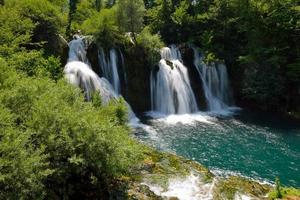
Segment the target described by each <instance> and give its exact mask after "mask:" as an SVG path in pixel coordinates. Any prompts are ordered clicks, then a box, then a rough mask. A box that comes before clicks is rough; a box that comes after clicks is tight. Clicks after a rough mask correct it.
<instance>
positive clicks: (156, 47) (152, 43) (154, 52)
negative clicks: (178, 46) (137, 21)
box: [137, 27, 164, 65]
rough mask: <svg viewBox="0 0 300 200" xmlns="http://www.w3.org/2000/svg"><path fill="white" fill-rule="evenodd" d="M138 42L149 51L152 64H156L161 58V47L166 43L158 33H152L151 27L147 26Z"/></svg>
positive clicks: (148, 57) (139, 36)
mask: <svg viewBox="0 0 300 200" xmlns="http://www.w3.org/2000/svg"><path fill="white" fill-rule="evenodd" d="M137 44H138V45H140V46H142V47H143V48H144V49H145V50H146V51H147V55H148V56H147V59H149V62H150V63H151V65H154V64H156V63H157V62H158V61H159V60H160V54H159V52H160V49H161V48H162V47H164V43H163V42H162V41H161V38H160V36H159V35H157V34H151V32H150V30H149V27H145V28H144V29H143V31H142V32H141V33H140V34H139V35H138V37H137Z"/></svg>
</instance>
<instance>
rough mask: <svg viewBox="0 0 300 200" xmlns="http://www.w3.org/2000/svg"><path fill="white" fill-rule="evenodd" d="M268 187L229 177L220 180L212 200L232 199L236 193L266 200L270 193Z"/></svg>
mask: <svg viewBox="0 0 300 200" xmlns="http://www.w3.org/2000/svg"><path fill="white" fill-rule="evenodd" d="M270 189H271V187H270V186H269V185H263V184H259V183H257V182H254V181H251V180H248V179H245V178H241V177H235V176H231V177H229V178H228V179H226V180H220V181H219V182H218V183H217V185H216V188H215V190H214V199H216V200H219V199H233V198H234V195H235V194H236V192H240V193H242V194H247V195H249V196H254V197H258V198H259V199H266V194H267V193H268V192H269V191H270Z"/></svg>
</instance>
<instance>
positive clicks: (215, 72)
mask: <svg viewBox="0 0 300 200" xmlns="http://www.w3.org/2000/svg"><path fill="white" fill-rule="evenodd" d="M193 51H194V65H195V67H196V68H197V70H198V73H199V75H200V77H201V80H202V86H203V91H204V95H205V98H206V102H207V105H208V110H209V111H212V112H222V111H223V110H227V109H228V108H229V106H230V105H231V104H232V98H231V90H230V87H229V81H228V74H227V68H226V66H225V65H224V64H216V63H211V64H210V65H206V64H205V63H204V62H203V58H202V56H201V54H200V52H199V51H198V49H196V48H193Z"/></svg>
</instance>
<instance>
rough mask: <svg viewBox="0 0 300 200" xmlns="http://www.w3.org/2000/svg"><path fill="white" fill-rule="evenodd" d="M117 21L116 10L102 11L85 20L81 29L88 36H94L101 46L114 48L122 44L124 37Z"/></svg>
mask: <svg viewBox="0 0 300 200" xmlns="http://www.w3.org/2000/svg"><path fill="white" fill-rule="evenodd" d="M116 20H117V19H116V10H115V8H111V9H102V10H101V11H100V12H98V13H96V14H95V15H94V16H92V17H91V18H89V19H87V20H85V21H84V23H83V25H82V27H81V29H82V30H83V32H85V33H86V34H91V35H93V36H94V37H95V39H96V42H97V43H98V44H99V45H100V46H103V47H112V46H115V45H116V44H119V43H122V41H123V37H124V36H123V34H122V33H121V32H120V30H119V27H118V26H117V21H116Z"/></svg>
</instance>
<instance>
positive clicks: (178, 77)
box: [150, 46, 198, 114]
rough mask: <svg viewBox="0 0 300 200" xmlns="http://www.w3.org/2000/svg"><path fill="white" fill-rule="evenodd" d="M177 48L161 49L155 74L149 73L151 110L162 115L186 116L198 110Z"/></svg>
mask: <svg viewBox="0 0 300 200" xmlns="http://www.w3.org/2000/svg"><path fill="white" fill-rule="evenodd" d="M179 59H181V54H180V51H179V50H178V48H176V47H175V46H171V48H168V47H164V48H162V49H161V60H160V62H159V64H158V66H159V69H158V71H157V72H155V71H153V72H152V73H151V77H150V81H151V105H152V110H153V111H157V112H160V113H162V114H186V113H193V112H196V111H197V110H198V107H197V103H196V99H195V95H194V93H193V90H192V88H191V85H190V80H189V77H188V73H187V68H186V67H185V66H184V65H183V64H182V63H181V62H180V61H179Z"/></svg>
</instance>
